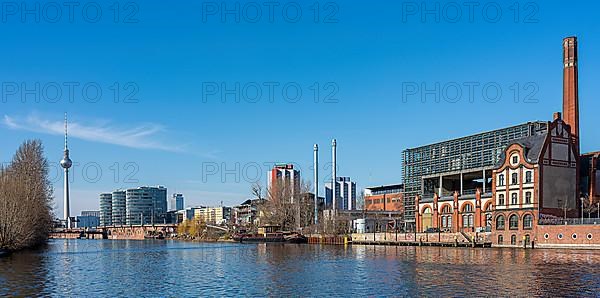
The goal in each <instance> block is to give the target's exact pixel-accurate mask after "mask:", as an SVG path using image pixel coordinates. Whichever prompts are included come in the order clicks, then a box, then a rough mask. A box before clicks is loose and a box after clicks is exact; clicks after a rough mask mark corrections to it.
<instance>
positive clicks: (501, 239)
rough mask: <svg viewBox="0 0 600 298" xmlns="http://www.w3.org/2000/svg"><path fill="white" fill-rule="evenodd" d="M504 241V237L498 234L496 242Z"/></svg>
mask: <svg viewBox="0 0 600 298" xmlns="http://www.w3.org/2000/svg"><path fill="white" fill-rule="evenodd" d="M503 242H504V237H503V236H502V235H498V244H500V245H502V243H503Z"/></svg>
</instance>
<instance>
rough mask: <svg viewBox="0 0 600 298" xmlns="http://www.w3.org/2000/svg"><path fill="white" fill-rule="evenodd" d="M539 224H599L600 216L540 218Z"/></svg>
mask: <svg viewBox="0 0 600 298" xmlns="http://www.w3.org/2000/svg"><path fill="white" fill-rule="evenodd" d="M538 224H540V225H554V226H556V225H600V218H583V219H582V218H541V219H539V220H538Z"/></svg>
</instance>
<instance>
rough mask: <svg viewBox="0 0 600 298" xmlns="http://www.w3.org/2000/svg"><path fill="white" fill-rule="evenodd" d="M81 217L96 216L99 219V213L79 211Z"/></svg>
mask: <svg viewBox="0 0 600 298" xmlns="http://www.w3.org/2000/svg"><path fill="white" fill-rule="evenodd" d="M81 216H96V217H98V218H100V211H98V210H83V211H81Z"/></svg>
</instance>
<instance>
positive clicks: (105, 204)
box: [100, 192, 112, 227]
mask: <svg viewBox="0 0 600 298" xmlns="http://www.w3.org/2000/svg"><path fill="white" fill-rule="evenodd" d="M100 226H103V227H104V226H112V193H110V192H107V193H101V194H100Z"/></svg>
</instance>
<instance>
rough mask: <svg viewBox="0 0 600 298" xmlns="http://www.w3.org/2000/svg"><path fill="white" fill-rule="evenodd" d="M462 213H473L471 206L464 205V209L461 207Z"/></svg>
mask: <svg viewBox="0 0 600 298" xmlns="http://www.w3.org/2000/svg"><path fill="white" fill-rule="evenodd" d="M463 212H473V205H471V204H465V207H463Z"/></svg>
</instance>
